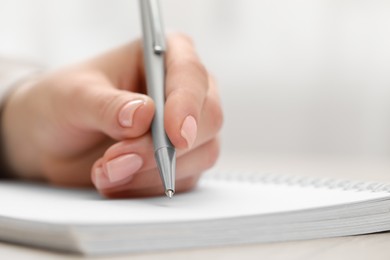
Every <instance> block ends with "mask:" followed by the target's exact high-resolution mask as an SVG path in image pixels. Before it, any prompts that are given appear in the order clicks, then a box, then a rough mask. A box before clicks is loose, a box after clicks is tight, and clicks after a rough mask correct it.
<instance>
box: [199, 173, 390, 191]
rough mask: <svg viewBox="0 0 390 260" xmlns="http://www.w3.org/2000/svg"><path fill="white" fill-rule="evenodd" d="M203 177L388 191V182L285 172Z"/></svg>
mask: <svg viewBox="0 0 390 260" xmlns="http://www.w3.org/2000/svg"><path fill="white" fill-rule="evenodd" d="M205 179H213V180H225V181H240V182H250V183H264V184H285V185H291V186H301V187H308V186H309V187H316V188H328V189H342V190H346V191H370V192H387V193H390V184H389V183H381V182H367V181H352V180H345V179H333V178H318V177H307V176H294V175H287V174H275V173H266V174H260V173H256V172H244V173H243V172H234V171H231V172H223V173H222V172H217V171H210V172H208V173H207V174H206V175H205Z"/></svg>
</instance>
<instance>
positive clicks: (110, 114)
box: [2, 35, 222, 197]
mask: <svg viewBox="0 0 390 260" xmlns="http://www.w3.org/2000/svg"><path fill="white" fill-rule="evenodd" d="M166 66H167V67H166V68H167V75H166V105H165V127H166V132H167V134H168V136H169V138H170V140H171V141H172V143H173V145H174V146H175V147H176V149H177V173H176V189H177V191H185V190H189V189H191V188H192V187H193V186H194V185H195V184H196V182H197V180H198V179H199V177H200V175H201V173H202V172H203V171H204V170H206V169H208V168H210V167H211V166H212V165H213V164H214V163H215V161H216V159H217V157H218V151H219V144H218V138H217V135H218V132H219V130H220V128H221V125H222V112H221V107H220V103H219V97H218V93H217V89H216V86H215V83H214V81H213V79H212V78H211V77H210V75H209V74H208V73H207V71H206V69H205V68H204V66H203V65H202V64H201V62H200V61H199V58H198V56H197V55H196V53H195V50H194V47H193V45H192V42H191V40H190V39H189V38H188V37H186V36H183V35H173V36H170V37H169V38H168V52H167V55H166ZM153 114H154V104H153V101H152V100H151V99H150V97H148V96H147V95H146V94H145V79H144V65H143V52H142V44H141V42H140V41H136V42H133V43H131V44H128V45H126V46H123V47H121V48H118V49H115V50H113V51H111V52H109V53H106V54H104V55H102V56H99V57H97V58H94V59H92V60H89V61H87V62H84V63H81V64H78V65H74V66H70V67H68V68H64V69H62V70H59V71H56V72H52V73H48V74H46V75H42V76H40V77H39V78H36V79H35V80H29V81H28V82H25V83H24V84H23V85H21V86H19V87H18V88H17V89H16V90H15V91H14V92H13V93H12V94H11V95H10V96H9V98H8V100H7V103H6V106H5V110H4V114H3V122H2V127H3V133H4V143H5V145H6V151H7V154H8V157H9V164H10V166H11V168H12V169H13V170H14V171H15V173H16V174H17V175H18V176H20V177H22V178H41V179H44V180H48V181H49V182H51V183H54V184H56V185H65V186H81V185H83V186H84V185H91V184H92V183H93V184H94V185H95V187H96V188H97V189H98V190H99V192H100V193H101V194H103V195H104V196H107V197H128V196H150V195H158V194H163V188H162V183H161V180H160V176H159V173H158V170H157V168H156V163H155V160H154V151H153V144H152V138H151V135H150V132H149V128H150V124H151V122H152V118H153Z"/></svg>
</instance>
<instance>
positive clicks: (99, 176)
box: [95, 167, 110, 189]
mask: <svg viewBox="0 0 390 260" xmlns="http://www.w3.org/2000/svg"><path fill="white" fill-rule="evenodd" d="M108 184H110V183H109V182H108V179H107V177H106V176H105V175H104V172H103V168H102V167H97V168H96V169H95V186H96V188H98V189H104V188H107V186H109V185H108Z"/></svg>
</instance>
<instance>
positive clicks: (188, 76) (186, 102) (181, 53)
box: [164, 34, 209, 148]
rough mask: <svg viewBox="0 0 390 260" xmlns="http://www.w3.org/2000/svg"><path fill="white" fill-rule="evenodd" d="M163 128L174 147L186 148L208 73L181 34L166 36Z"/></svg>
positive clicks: (193, 134) (194, 130) (191, 138)
mask: <svg viewBox="0 0 390 260" xmlns="http://www.w3.org/2000/svg"><path fill="white" fill-rule="evenodd" d="M166 68H167V74H166V103H165V112H164V113H165V114H164V121H165V122H164V123H165V130H166V132H167V134H168V136H169V139H170V140H171V142H172V143H173V145H174V146H175V147H177V148H189V147H191V146H192V145H193V143H194V142H195V139H196V135H197V124H198V122H199V117H200V113H201V110H202V107H203V104H204V101H205V99H206V96H207V92H208V88H209V83H208V73H207V71H206V69H205V67H204V66H203V65H202V63H201V62H200V59H199V57H198V55H197V54H196V52H195V48H194V45H193V43H192V41H191V39H190V38H189V37H187V36H185V35H182V34H175V35H171V36H170V37H168V50H167V55H166Z"/></svg>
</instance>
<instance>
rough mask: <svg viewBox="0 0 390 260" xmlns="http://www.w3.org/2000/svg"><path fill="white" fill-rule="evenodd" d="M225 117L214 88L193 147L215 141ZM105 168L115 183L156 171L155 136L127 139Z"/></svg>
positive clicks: (111, 151)
mask: <svg viewBox="0 0 390 260" xmlns="http://www.w3.org/2000/svg"><path fill="white" fill-rule="evenodd" d="M221 114H222V112H221V109H220V105H219V101H218V96H217V95H216V94H215V91H214V90H213V88H211V89H210V91H209V98H207V101H206V102H205V105H204V107H203V109H202V116H201V117H200V126H199V135H198V138H197V140H196V142H195V144H194V146H193V148H196V147H199V146H201V145H203V144H204V143H207V142H209V141H210V140H212V139H215V137H216V136H217V134H218V131H219V129H220V127H221V124H222V115H221ZM187 152H190V149H177V157H180V156H182V155H183V154H185V153H187ZM118 165H119V166H118ZM103 166H104V169H103V170H104V171H105V172H106V173H107V176H108V177H109V178H110V180H111V181H112V182H116V181H120V180H121V179H126V178H127V177H128V176H129V175H134V174H137V172H139V171H145V170H149V169H152V168H155V167H156V163H155V160H154V149H153V142H152V138H151V136H150V135H144V136H142V137H140V138H137V139H131V140H123V141H121V142H118V143H117V144H115V145H113V146H112V147H110V148H109V149H107V151H106V152H105V154H104V157H103ZM136 166H137V167H136Z"/></svg>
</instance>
